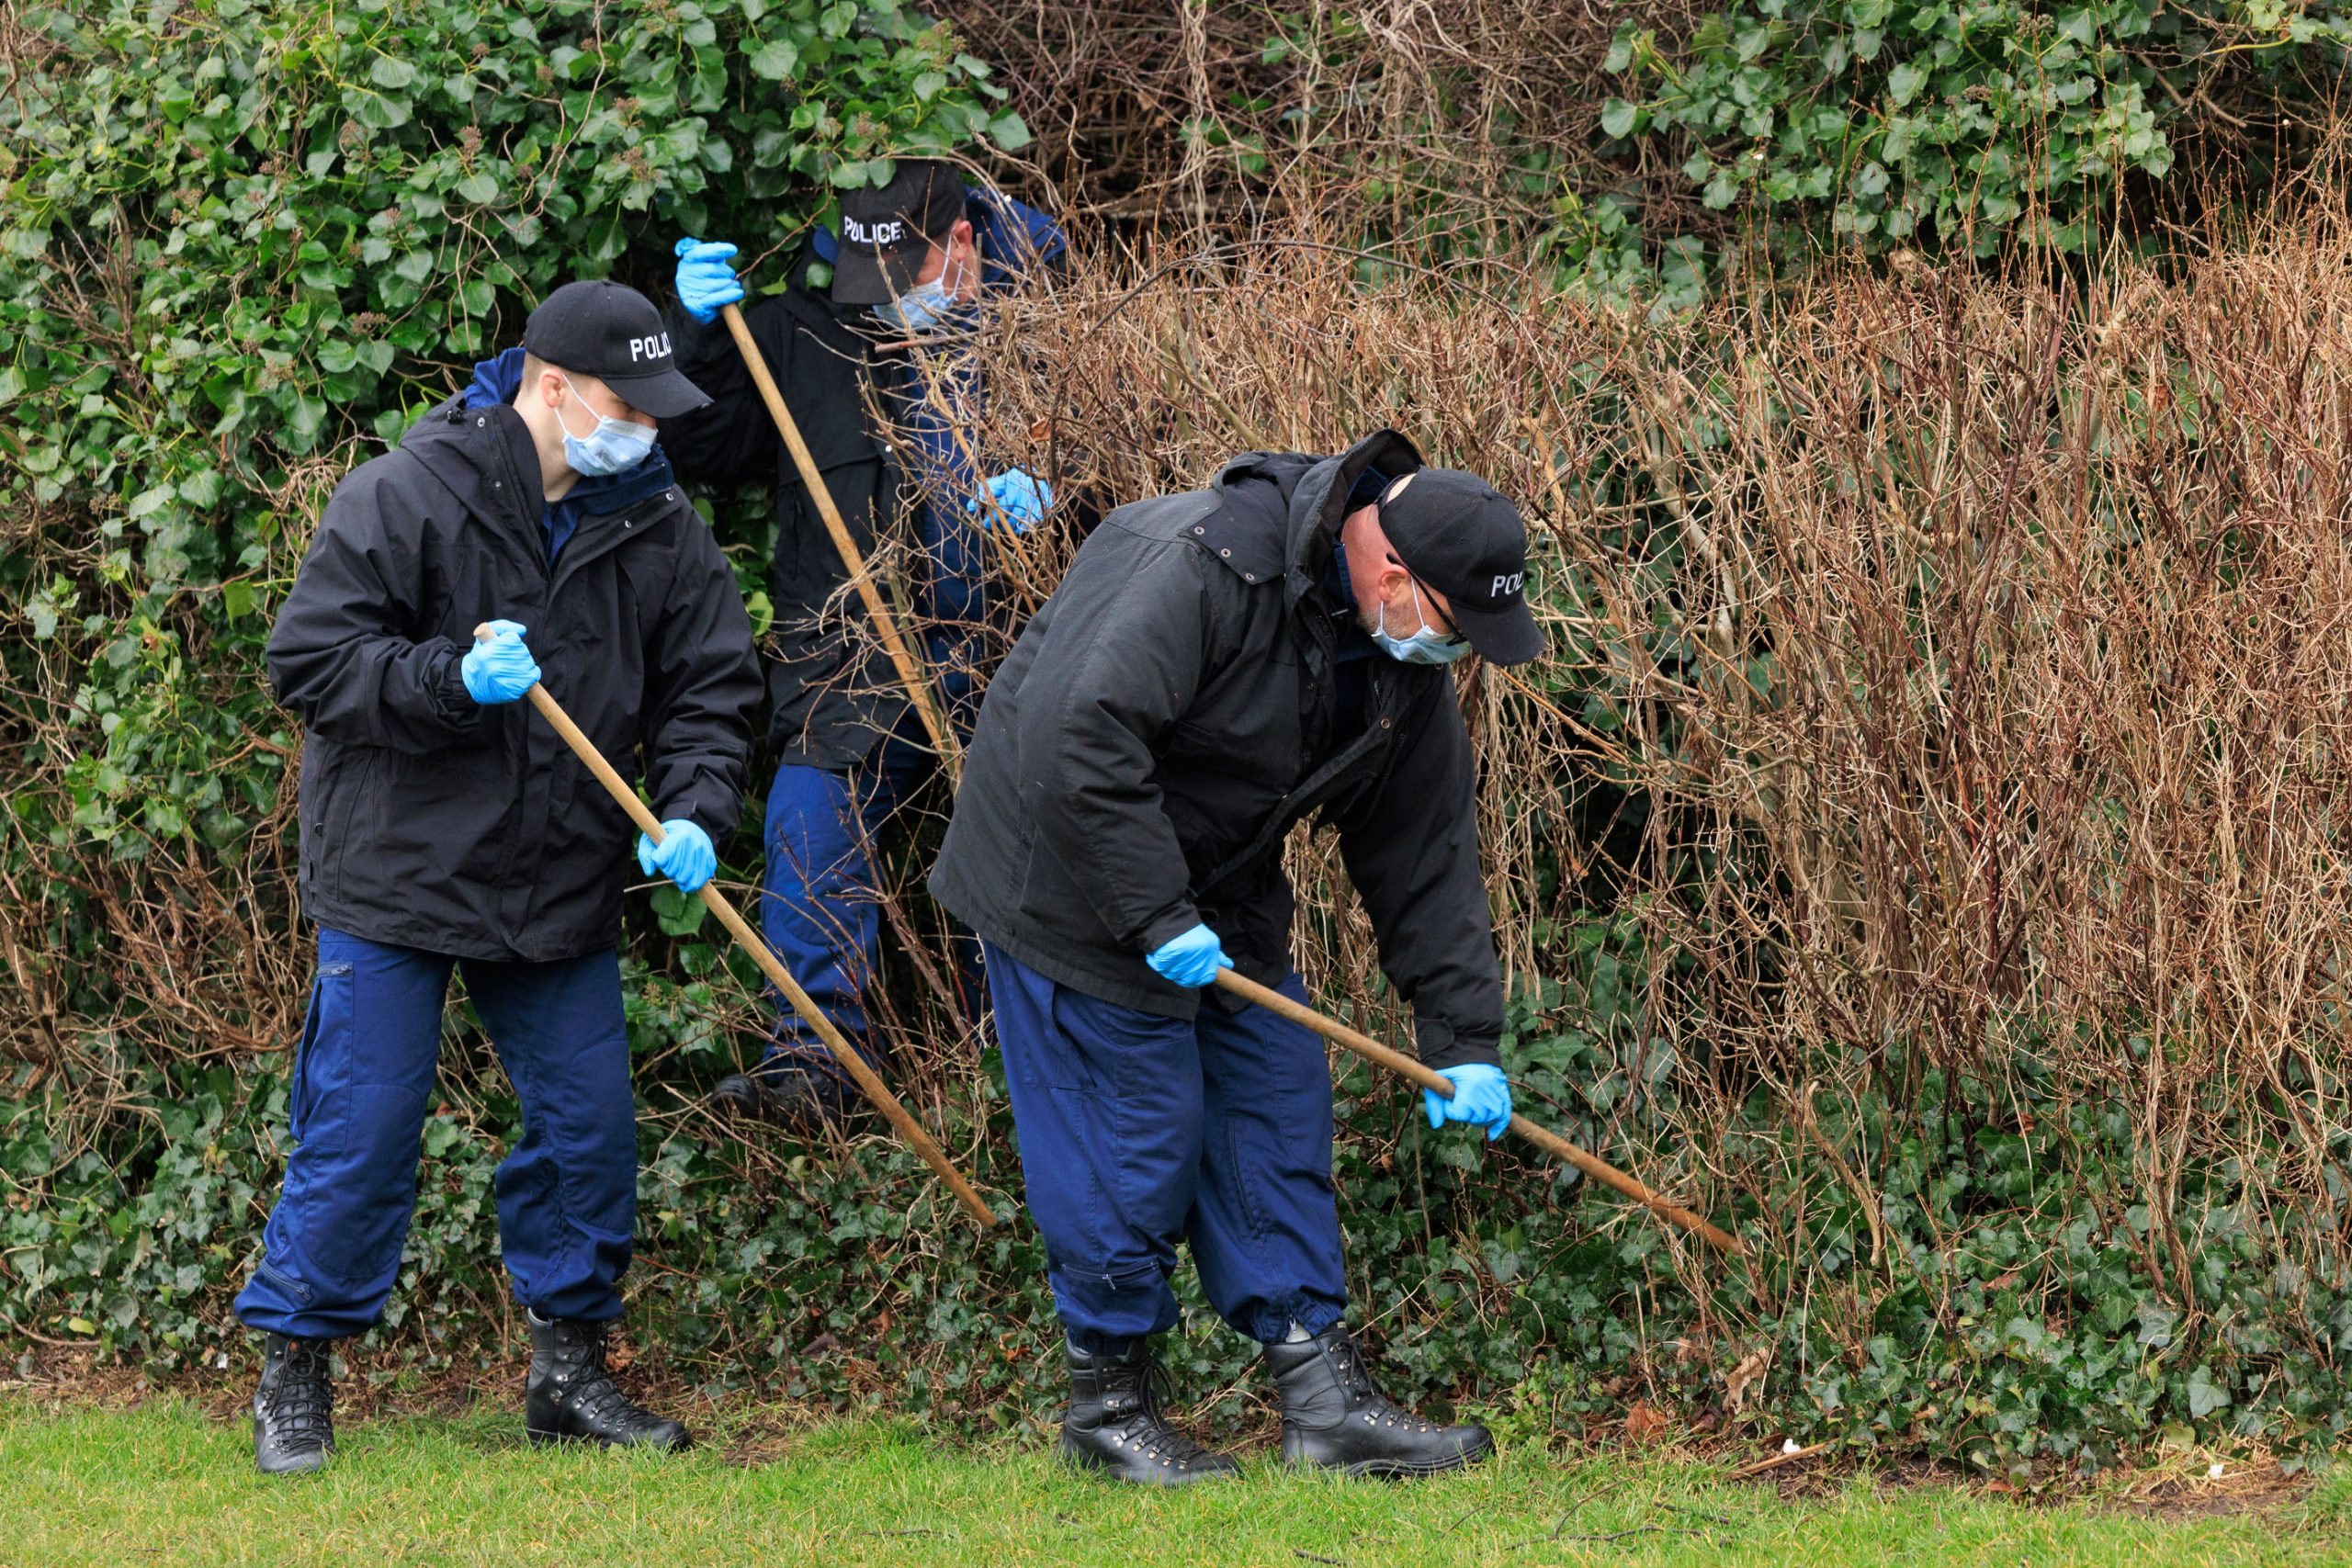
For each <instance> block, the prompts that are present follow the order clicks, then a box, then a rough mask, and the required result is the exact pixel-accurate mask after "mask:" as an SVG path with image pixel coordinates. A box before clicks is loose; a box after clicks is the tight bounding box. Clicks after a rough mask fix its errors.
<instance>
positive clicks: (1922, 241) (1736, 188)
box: [1600, 0, 2352, 255]
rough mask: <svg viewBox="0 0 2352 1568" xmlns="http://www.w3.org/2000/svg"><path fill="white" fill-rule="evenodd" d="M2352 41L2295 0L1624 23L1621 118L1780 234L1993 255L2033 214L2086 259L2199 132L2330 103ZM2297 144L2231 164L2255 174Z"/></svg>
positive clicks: (1878, 5)
mask: <svg viewBox="0 0 2352 1568" xmlns="http://www.w3.org/2000/svg"><path fill="white" fill-rule="evenodd" d="M2347 43H2352V21H2347V18H2346V16H2345V15H2344V14H2343V13H2342V12H2341V11H2339V10H2336V9H2335V8H2332V7H2319V6H2309V5H2306V4H2301V3H2290V0H2205V3H2198V4H2189V5H2180V4H2174V3H2170V0H2084V3H2083V4H2081V5H2062V6H2041V5H2035V4H2030V3H2028V0H1826V3H1824V0H1740V3H1739V4H1736V5H1733V6H1726V7H1725V8H1724V9H1723V10H1721V11H1717V12H1713V13H1710V14H1709V15H1707V16H1706V17H1703V18H1702V20H1701V22H1700V23H1699V25H1698V27H1697V28H1695V29H1693V31H1692V33H1691V36H1690V37H1689V38H1687V39H1679V40H1674V41H1671V42H1662V41H1661V40H1660V39H1659V38H1658V36H1657V32H1656V31H1655V30H1654V29H1652V28H1644V27H1640V26H1637V25H1634V24H1632V23H1628V24H1627V25H1625V26H1624V27H1623V28H1621V29H1620V30H1619V32H1618V34H1617V37H1616V39H1615V42H1614V43H1613V45H1612V46H1611V50H1610V53H1609V58H1608V61H1607V62H1606V63H1607V66H1608V68H1609V69H1610V70H1611V71H1612V72H1617V73H1623V75H1624V77H1625V80H1626V82H1627V85H1628V91H1627V93H1626V95H1625V96H1622V97H1617V98H1612V99H1611V100H1610V101H1609V102H1608V103H1607V104H1606V105H1605V106H1604V107H1603V108H1602V111H1601V117H1600V124H1601V129H1602V131H1603V132H1604V134H1606V135H1607V136H1609V137H1611V138H1612V139H1614V141H1615V143H1616V144H1617V145H1618V146H1619V147H1622V148H1624V149H1628V150H1633V151H1638V152H1647V153H1650V154H1651V155H1653V156H1656V157H1657V158H1658V159H1660V161H1662V162H1664V163H1666V164H1668V165H1670V166H1679V171H1680V175H1681V178H1682V179H1683V180H1685V181H1687V182H1689V184H1690V185H1691V186H1695V187H1697V188H1698V189H1699V191H1700V192H1701V194H1702V198H1703V200H1704V203H1705V205H1706V206H1707V207H1708V208H1711V209H1717V210H1724V209H1749V210H1751V211H1752V212H1754V213H1755V214H1757V215H1758V216H1760V217H1761V218H1762V219H1763V220H1764V221H1765V222H1766V223H1767V224H1768V225H1769V226H1770V227H1771V228H1772V229H1775V230H1781V231H1785V230H1788V229H1792V228H1793V229H1796V230H1798V231H1806V232H1810V233H1812V234H1813V235H1815V237H1817V238H1819V239H1821V240H1823V241H1825V242H1829V243H1860V244H1861V245H1862V246H1864V247H1865V248H1866V249H1868V250H1872V251H1876V250H1880V249H1883V248H1887V247H1892V246H1894V245H1912V246H1921V247H1927V248H1934V249H1950V248H1957V249H1962V250H1969V251H1973V253H1974V254H1978V255H1989V254H1992V253H1993V252H1994V251H1995V249H1996V247H1998V246H2000V245H2001V244H2002V243H2004V242H2005V241H2007V239H2009V238H2010V237H2011V236H2012V235H2013V234H2014V233H2016V231H2017V230H2018V226H2019V225H2020V223H2023V224H2024V225H2026V229H2027V232H2026V235H2025V237H2026V238H2027V239H2028V240H2030V242H2031V243H2035V244H2039V245H2047V246H2052V247H2054V248H2056V249H2058V250H2060V251H2064V252H2079V251H2081V250H2082V249H2084V247H2085V246H2086V244H2090V243H2093V242H2094V241H2095V240H2096V239H2098V237H2099V236H2100V235H2101V234H2102V233H2104V234H2106V235H2108V236H2109V237H2117V236H2120V237H2123V238H2126V239H2135V238H2137V237H2139V236H2138V234H2137V233H2136V232H2135V226H2134V225H2132V224H2130V223H2116V222H2114V221H2113V219H2114V218H2115V217H2116V215H2117V211H2118V209H2119V206H2120V204H2122V203H2124V202H2125V201H2126V200H2127V199H2128V198H2129V197H2130V195H2131V184H2130V182H2131V178H2132V177H2133V176H2139V177H2141V179H2142V180H2143V184H2144V182H2147V181H2154V180H2158V179H2161V178H2163V177H2164V176H2165V175H2167V174H2168V173H2170V171H2171V170H2172V167H2173V164H2174V159H2175V156H2176V142H2177V141H2178V140H2179V139H2180V138H2182V137H2183V136H2194V137H2202V138H2204V139H2206V140H2207V141H2212V140H2213V139H2215V138H2217V137H2218V136H2221V135H2224V134H2226V133H2227V131H2228V130H2230V129H2231V128H2235V129H2237V130H2245V129H2246V128H2247V125H2248V120H2247V118H2246V117H2248V116H2251V117H2253V118H2255V119H2256V120H2259V121H2261V122H2263V123H2264V125H2265V127H2266V128H2267V129H2277V130H2291V129H2292V127H2293V124H2294V121H2295V118H2296V116H2297V113H2298V111H2299V110H2301V111H2302V112H2315V111H2316V112H2324V106H2325V105H2326V103H2327V102H2328V101H2329V98H2330V96H2331V94H2332V92H2333V91H2334V88H2335V84H2337V83H2338V82H2340V79H2341V75H2342V72H2343V68H2344V63H2345V50H2346V44H2347ZM2216 99H2221V100H2224V101H2226V102H2228V103H2230V104H2232V105H2233V106H2234V108H2224V107H2220V105H2219V104H2218V103H2217V102H2216ZM2292 140H2293V138H2292V137H2290V136H2286V135H2281V136H2280V137H2279V139H2278V142H2277V143H2275V144H2273V145H2270V146H2260V145H2257V146H2254V147H2250V148H2247V149H2245V150H2244V152H2245V156H2244V157H2243V158H2241V159H2237V160H2233V162H2232V164H2231V167H2232V168H2233V171H2234V172H2235V173H2236V175H2238V177H2239V179H2240V180H2241V182H2247V183H2251V177H2252V176H2256V175H2259V173H2260V165H2262V164H2265V163H2267V162H2268V161H2269V160H2271V159H2273V158H2275V157H2277V156H2278V152H2279V151H2280V149H2281V148H2282V147H2283V146H2284V145H2286V144H2287V143H2289V142H2290V141H2292ZM2230 194H2234V193H2230ZM2103 219H2104V220H2108V221H2106V222H2105V223H2104V224H2102V220H2103Z"/></svg>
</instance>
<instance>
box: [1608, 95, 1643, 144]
mask: <svg viewBox="0 0 2352 1568" xmlns="http://www.w3.org/2000/svg"><path fill="white" fill-rule="evenodd" d="M1638 118H1641V111H1640V110H1639V109H1637V108H1635V107H1634V106H1633V105H1631V104H1629V103H1627V102H1626V101H1625V100H1624V99H1623V98H1611V99H1610V100H1609V101H1608V102H1607V103H1605V104H1603V105H1601V106H1600V129H1601V130H1603V131H1605V132H1607V133H1608V134H1609V135H1611V136H1612V137H1618V138H1621V139H1622V138H1623V137H1627V136H1631V135H1632V134H1633V133H1634V121H1635V120H1636V119H1638Z"/></svg>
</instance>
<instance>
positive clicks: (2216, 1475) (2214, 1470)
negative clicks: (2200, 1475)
mask: <svg viewBox="0 0 2352 1568" xmlns="http://www.w3.org/2000/svg"><path fill="white" fill-rule="evenodd" d="M2205 1479H2206V1480H2208V1481H2219V1480H2221V1479H2222V1461H2220V1460H2215V1461H2213V1462H2212V1463H2211V1464H2209V1465H2207V1466H2206V1467H2205Z"/></svg>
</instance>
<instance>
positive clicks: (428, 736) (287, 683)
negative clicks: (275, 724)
mask: <svg viewBox="0 0 2352 1568" xmlns="http://www.w3.org/2000/svg"><path fill="white" fill-rule="evenodd" d="M379 461H381V459H379ZM375 468H376V465H375V464H372V463H371V464H368V465H366V466H365V467H363V468H359V469H358V470H357V471H356V472H354V473H353V474H351V475H350V476H348V477H347V478H345V480H344V481H343V483H342V484H340V485H338V486H336V487H335V492H334V496H333V498H332V499H330V500H329V501H328V502H327V509H326V513H325V514H324V515H323V516H322V517H321V518H320V519H319V526H318V530H317V532H315V533H314V534H312V535H311V546H310V549H309V550H308V551H307V552H306V553H305V554H304V555H303V557H302V566H301V570H300V571H298V572H297V573H296V574H295V577H294V589H293V592H290V593H288V595H287V596H286V603H285V604H283V605H282V606H280V607H279V609H278V612H277V623H276V624H275V625H273V626H271V627H270V631H269V646H268V649H267V653H266V659H267V663H268V668H269V679H270V684H271V685H272V686H273V687H275V688H276V689H277V700H278V701H279V702H281V703H284V704H285V705H287V706H288V707H289V708H291V709H293V710H294V712H295V713H296V714H297V715H299V716H300V717H301V720H302V723H303V726H304V727H305V728H308V729H309V730H310V731H311V733H312V734H315V735H321V736H324V737H325V738H327V739H331V740H335V741H339V742H342V743H344V744H346V745H354V746H381V747H387V748H390V749H391V750H400V751H417V752H423V751H435V750H441V749H443V748H445V747H448V746H455V745H458V744H460V743H462V742H465V741H468V740H471V739H474V738H475V737H476V736H477V735H478V734H479V733H480V727H481V713H482V710H481V705H479V704H477V703H476V702H475V701H474V700H473V697H472V696H471V694H469V693H468V692H467V690H466V683H465V679H464V677H463V676H462V675H461V674H459V672H458V661H459V660H462V659H463V658H464V657H465V651H464V649H460V648H459V647H458V645H457V643H455V642H453V641H451V640H450V639H449V638H447V637H428V638H425V639H424V640H422V641H417V640H413V639H412V638H411V637H409V636H408V635H407V634H408V631H409V630H410V628H412V627H413V626H415V625H416V622H417V618H418V615H419V613H420V609H419V607H420V605H421V604H422V602H423V599H424V581H423V580H424V570H423V548H422V547H423V534H424V527H423V522H424V520H423V519H422V518H421V517H418V516H416V515H414V513H415V505H414V503H413V502H408V501H406V500H404V499H403V498H402V497H401V496H400V495H399V493H398V491H397V489H396V488H395V487H394V486H393V485H392V484H391V483H390V481H388V480H387V479H385V477H384V476H383V475H382V474H381V472H380V471H371V470H374V469H375Z"/></svg>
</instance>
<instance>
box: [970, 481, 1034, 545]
mask: <svg viewBox="0 0 2352 1568" xmlns="http://www.w3.org/2000/svg"><path fill="white" fill-rule="evenodd" d="M988 492H989V500H990V501H993V502H996V505H995V506H994V507H992V508H989V509H988V510H986V511H983V510H982V509H981V506H980V502H979V498H978V496H975V497H973V498H972V499H971V500H969V501H967V502H965V503H964V510H965V511H967V512H968V513H971V514H972V515H974V516H976V517H978V519H979V520H980V526H981V527H983V528H989V527H993V526H994V525H995V524H996V513H998V512H1002V513H1004V520H1005V523H1006V524H1007V525H1009V526H1010V527H1011V528H1012V531H1013V532H1014V533H1016V534H1026V533H1027V532H1028V531H1029V530H1030V529H1032V528H1034V527H1035V526H1036V525H1038V524H1040V523H1042V522H1044V521H1045V520H1046V508H1047V507H1049V506H1051V505H1053V503H1054V487H1053V486H1051V485H1049V484H1047V483H1046V481H1045V480H1043V479H1039V478H1038V477H1037V476H1036V475H1035V474H1033V473H1030V472H1029V471H1028V470H1026V469H1024V468H1007V469H1005V471H1004V472H1002V473H1001V474H999V475H997V477H996V478H994V479H990V480H989V482H988Z"/></svg>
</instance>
